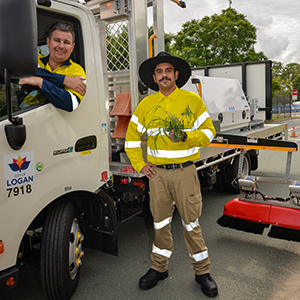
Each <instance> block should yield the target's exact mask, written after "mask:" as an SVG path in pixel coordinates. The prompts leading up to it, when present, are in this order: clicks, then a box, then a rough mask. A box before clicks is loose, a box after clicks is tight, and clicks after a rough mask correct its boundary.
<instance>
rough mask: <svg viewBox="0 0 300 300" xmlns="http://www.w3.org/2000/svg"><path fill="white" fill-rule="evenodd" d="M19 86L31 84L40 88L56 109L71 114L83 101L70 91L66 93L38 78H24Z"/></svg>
mask: <svg viewBox="0 0 300 300" xmlns="http://www.w3.org/2000/svg"><path fill="white" fill-rule="evenodd" d="M19 84H21V85H23V84H30V85H34V86H38V87H39V88H40V91H41V93H42V94H43V95H44V96H45V97H46V98H47V99H48V101H49V102H50V103H52V104H53V105H54V106H55V107H57V108H60V109H63V110H65V111H68V112H71V111H73V110H75V109H76V108H77V107H78V105H79V104H80V102H81V99H80V98H79V97H78V96H77V95H76V94H75V93H71V92H70V91H66V90H64V89H62V88H60V87H58V86H56V85H55V84H53V83H51V82H49V81H47V80H45V79H43V78H41V77H37V76H33V77H29V78H22V79H20V81H19Z"/></svg>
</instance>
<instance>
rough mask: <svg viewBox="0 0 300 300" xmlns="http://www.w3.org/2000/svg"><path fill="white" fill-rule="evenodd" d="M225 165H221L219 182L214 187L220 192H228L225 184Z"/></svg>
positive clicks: (218, 175) (218, 173)
mask: <svg viewBox="0 0 300 300" xmlns="http://www.w3.org/2000/svg"><path fill="white" fill-rule="evenodd" d="M225 167H226V166H225V165H219V171H218V172H217V181H216V183H215V185H214V187H215V188H216V189H217V190H218V191H219V192H225V191H227V185H226V183H225V176H226V173H225V170H226V169H225Z"/></svg>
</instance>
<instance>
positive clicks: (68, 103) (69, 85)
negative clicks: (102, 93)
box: [19, 22, 86, 112]
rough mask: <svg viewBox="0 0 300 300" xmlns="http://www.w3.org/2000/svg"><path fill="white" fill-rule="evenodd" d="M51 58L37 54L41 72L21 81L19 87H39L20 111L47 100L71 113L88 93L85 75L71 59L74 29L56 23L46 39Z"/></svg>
mask: <svg viewBox="0 0 300 300" xmlns="http://www.w3.org/2000/svg"><path fill="white" fill-rule="evenodd" d="M47 47H48V48H49V55H48V56H44V55H41V54H39V55H38V70H37V72H36V74H35V75H34V76H33V77H28V78H22V79H20V81H19V84H20V85H32V86H37V87H38V88H39V90H38V91H36V90H35V91H32V92H30V94H28V95H27V96H26V98H25V99H24V100H23V103H22V104H21V106H22V107H21V108H24V107H26V106H28V105H34V104H37V103H40V102H42V101H44V100H46V99H47V100H48V101H49V102H51V103H52V104H53V105H54V106H55V107H56V108H60V109H62V110H65V111H68V112H71V111H73V110H75V109H76V108H77V107H78V105H79V104H80V103H81V101H82V98H83V97H84V95H85V93H86V74H85V72H84V70H83V68H82V67H81V66H80V65H79V64H77V63H75V62H73V61H72V60H71V59H70V56H71V54H72V52H73V49H74V47H75V30H74V28H73V27H72V26H71V25H70V24H68V23H63V22H58V23H55V24H54V25H53V26H52V27H51V28H50V30H49V36H48V37H47Z"/></svg>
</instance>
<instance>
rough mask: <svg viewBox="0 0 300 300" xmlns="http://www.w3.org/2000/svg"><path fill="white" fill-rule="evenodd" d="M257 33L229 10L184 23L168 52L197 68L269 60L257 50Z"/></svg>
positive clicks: (168, 46) (167, 45)
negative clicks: (255, 47)
mask: <svg viewBox="0 0 300 300" xmlns="http://www.w3.org/2000/svg"><path fill="white" fill-rule="evenodd" d="M256 30H257V29H256V27H255V26H254V25H252V24H251V23H250V22H249V21H247V19H246V17H245V15H243V14H239V13H238V12H237V11H236V10H235V9H232V8H228V9H225V10H222V13H221V14H220V15H217V14H214V15H212V16H210V17H208V16H205V17H204V18H202V19H201V20H195V19H193V20H191V21H188V22H186V23H184V24H183V25H182V29H181V30H180V31H179V32H178V33H177V34H176V35H174V36H172V35H170V36H168V38H169V39H170V41H169V40H168V41H166V48H168V49H170V51H169V52H170V53H171V54H173V55H176V56H179V57H181V58H183V59H185V60H187V61H188V62H189V64H190V65H191V66H197V67H199V66H208V65H220V64H227V63H239V62H246V61H258V60H266V59H267V57H266V56H265V55H264V54H263V52H259V53H256V52H255V50H254V45H255V43H256Z"/></svg>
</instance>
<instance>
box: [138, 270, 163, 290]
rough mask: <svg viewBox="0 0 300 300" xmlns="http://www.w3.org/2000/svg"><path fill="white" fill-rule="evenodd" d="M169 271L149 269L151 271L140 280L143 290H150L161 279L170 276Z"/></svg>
mask: <svg viewBox="0 0 300 300" xmlns="http://www.w3.org/2000/svg"><path fill="white" fill-rule="evenodd" d="M168 275H169V274H168V271H166V272H158V271H156V270H154V269H149V271H148V272H147V273H146V274H145V275H144V276H142V277H141V279H140V281H139V287H140V288H141V289H143V290H148V289H151V288H153V287H155V286H156V285H157V282H158V281H159V280H164V279H166V278H167V277H168Z"/></svg>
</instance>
